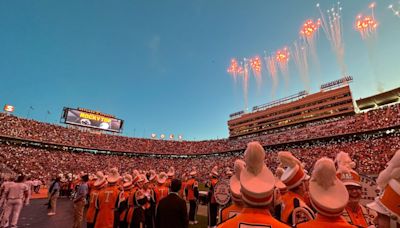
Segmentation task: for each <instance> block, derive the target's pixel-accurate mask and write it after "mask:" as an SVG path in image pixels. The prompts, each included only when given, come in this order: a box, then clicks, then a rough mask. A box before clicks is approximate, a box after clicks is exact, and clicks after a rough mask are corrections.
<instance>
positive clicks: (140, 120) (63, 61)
mask: <svg viewBox="0 0 400 228" xmlns="http://www.w3.org/2000/svg"><path fill="white" fill-rule="evenodd" d="M317 3H320V8H321V9H323V11H324V12H325V10H326V9H330V8H332V7H333V6H334V5H336V4H337V2H336V1H326V0H324V1H298V0H292V1H266V0H251V1H244V0H241V1H239V0H231V1H220V0H189V1H188V0H168V1H160V0H159V1H155V0H153V1H151V0H147V1H133V0H132V1H125V0H121V1H104V0H99V1H82V0H69V1H54V0H34V1H32V0H29V1H27V0H26V1H12V0H3V1H0V31H1V35H0V78H1V89H0V105H1V106H3V105H4V104H10V105H13V106H15V113H14V114H15V115H17V116H20V117H24V118H26V117H27V115H28V112H29V118H33V119H36V120H40V121H46V122H51V123H58V124H59V120H60V116H61V112H62V109H63V107H73V108H76V107H82V108H87V109H91V110H97V111H100V112H104V113H108V114H113V115H115V116H117V117H118V118H121V119H123V120H124V121H125V126H124V132H123V135H128V136H135V137H146V138H149V137H150V135H151V133H156V134H157V135H160V134H162V133H163V134H166V135H169V134H174V135H180V134H181V135H183V138H184V139H186V140H202V139H215V138H227V137H228V127H227V121H228V119H229V114H231V113H234V112H237V111H240V110H243V109H244V108H245V99H244V93H243V89H242V81H241V80H240V79H238V80H237V82H234V80H233V78H232V76H231V75H229V74H228V73H227V68H228V66H229V64H230V60H231V58H237V59H238V60H240V59H243V58H249V57H252V56H256V55H260V56H261V57H262V56H263V55H264V52H266V53H273V52H275V51H276V50H278V49H280V48H282V47H284V46H287V47H289V48H291V47H292V44H293V42H294V41H295V40H299V37H300V36H299V29H300V26H301V25H302V24H303V22H304V21H305V20H307V19H309V18H312V19H318V18H320V13H319V10H318V8H317V7H316V4H317ZM370 3H371V2H370V1H342V2H341V5H342V29H343V30H342V32H343V41H344V56H345V57H344V63H345V66H346V74H348V75H351V76H353V78H354V82H352V83H351V89H352V93H353V97H354V99H358V98H361V97H367V96H371V95H374V94H376V93H378V91H386V90H390V89H394V88H397V87H399V86H400V57H399V55H400V45H399V42H400V17H398V16H396V15H394V13H393V12H392V11H391V10H390V9H388V6H389V5H390V4H393V8H394V9H398V10H400V2H398V0H383V1H377V4H376V7H375V9H374V11H375V12H374V13H375V18H376V20H377V21H378V23H379V25H378V28H377V31H376V33H375V34H372V35H373V36H370V37H368V38H367V39H364V40H363V39H361V36H360V33H359V32H358V31H356V30H355V28H354V27H355V26H354V22H355V18H356V16H357V15H358V14H359V13H363V14H370V12H371V10H370V9H369V8H368V6H369V4H370ZM315 47H316V59H317V61H313V60H312V57H310V58H309V63H308V64H309V71H308V77H309V79H310V83H304V82H303V81H302V80H300V74H299V71H298V70H297V68H296V66H295V64H294V63H293V58H291V59H290V60H289V71H288V72H289V74H288V78H289V79H288V82H287V83H285V80H284V79H283V77H282V76H283V75H282V74H279V84H278V86H277V88H276V91H275V92H272V91H273V85H272V84H273V83H272V80H271V76H270V75H269V74H268V72H267V70H266V69H265V62H263V66H262V67H263V70H262V83H261V84H259V85H257V84H256V81H255V79H254V77H253V75H252V74H251V75H250V79H249V87H248V90H249V92H248V107H249V108H250V109H251V107H253V106H255V105H261V104H264V103H268V102H270V101H272V100H275V99H278V98H282V97H285V96H289V95H292V94H295V93H297V92H299V91H302V90H305V89H307V88H309V89H310V92H311V93H314V92H318V91H319V86H320V85H321V84H322V83H325V82H329V81H333V80H336V79H339V78H340V77H342V74H341V68H340V67H339V64H338V62H337V61H336V57H335V54H334V52H333V50H332V48H331V46H330V43H329V41H328V40H327V37H326V36H325V33H324V31H323V30H322V29H321V28H320V29H319V31H318V35H317V37H316V40H315ZM31 106H32V107H33V110H30V108H29V107H31ZM48 111H50V114H47V112H48Z"/></svg>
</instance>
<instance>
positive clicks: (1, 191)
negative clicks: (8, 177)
mask: <svg viewBox="0 0 400 228" xmlns="http://www.w3.org/2000/svg"><path fill="white" fill-rule="evenodd" d="M13 183H14V182H12V181H5V182H4V183H3V184H2V185H1V187H0V198H4V192H5V190H6V188H8V186H10V185H11V184H13Z"/></svg>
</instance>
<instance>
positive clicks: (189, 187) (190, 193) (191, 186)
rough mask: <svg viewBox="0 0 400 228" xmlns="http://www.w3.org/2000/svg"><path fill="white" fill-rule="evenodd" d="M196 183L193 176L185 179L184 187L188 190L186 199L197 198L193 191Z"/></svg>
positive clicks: (196, 185)
mask: <svg viewBox="0 0 400 228" xmlns="http://www.w3.org/2000/svg"><path fill="white" fill-rule="evenodd" d="M198 185H199V183H198V182H197V181H196V180H195V179H194V178H192V179H189V180H188V181H187V183H186V189H187V192H188V194H187V199H188V200H197V198H196V196H195V194H194V191H195V188H197V187H198Z"/></svg>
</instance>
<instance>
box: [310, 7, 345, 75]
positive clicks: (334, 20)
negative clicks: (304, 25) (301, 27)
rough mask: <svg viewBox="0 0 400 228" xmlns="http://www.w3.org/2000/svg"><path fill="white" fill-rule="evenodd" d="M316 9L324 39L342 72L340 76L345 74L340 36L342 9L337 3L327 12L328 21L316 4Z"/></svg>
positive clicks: (341, 37)
mask: <svg viewBox="0 0 400 228" xmlns="http://www.w3.org/2000/svg"><path fill="white" fill-rule="evenodd" d="M317 8H318V9H319V12H320V14H321V26H322V29H323V30H324V32H325V35H326V38H327V39H328V41H329V42H330V43H331V47H332V49H333V51H334V52H335V55H336V59H337V61H338V64H339V66H340V69H341V71H342V74H343V75H345V74H346V65H345V63H344V43H343V34H342V27H343V25H342V15H341V11H342V7H341V5H340V2H338V3H337V6H336V7H332V9H330V10H327V11H326V12H327V15H328V19H326V16H325V15H324V13H323V12H322V10H321V8H320V5H319V3H318V4H317Z"/></svg>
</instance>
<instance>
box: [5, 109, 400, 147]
mask: <svg viewBox="0 0 400 228" xmlns="http://www.w3.org/2000/svg"><path fill="white" fill-rule="evenodd" d="M399 125H400V104H396V105H392V106H387V107H384V108H380V109H375V110H371V111H369V112H366V113H359V114H356V115H351V116H347V117H343V118H336V119H334V120H333V121H332V119H329V120H326V121H323V120H322V121H321V120H320V121H317V122H311V123H308V124H303V125H294V126H288V127H285V128H281V129H279V130H271V131H269V132H267V133H266V134H263V135H261V136H257V137H253V138H246V139H219V140H205V141H174V140H154V139H144V138H133V137H125V136H118V135H110V134H99V133H92V132H86V131H82V130H79V129H73V128H67V127H63V126H59V125H55V124H48V123H43V122H38V121H35V120H29V119H24V118H18V117H16V116H12V115H6V114H0V135H2V136H7V137H15V138H21V139H26V140H36V141H39V142H45V143H54V144H59V145H67V146H73V147H81V148H89V149H90V148H91V149H99V150H110V151H121V152H134V153H155V154H210V153H220V152H230V151H237V150H243V149H244V148H245V147H246V144H247V143H248V142H250V141H253V140H257V141H260V143H261V144H262V145H264V146H271V145H276V144H282V143H288V142H298V141H304V140H314V139H319V138H324V137H333V136H340V135H344V134H357V133H362V132H367V131H373V130H378V129H382V128H388V127H396V126H399Z"/></svg>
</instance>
